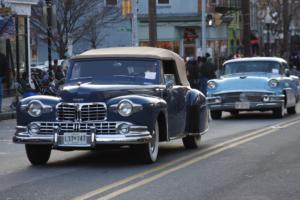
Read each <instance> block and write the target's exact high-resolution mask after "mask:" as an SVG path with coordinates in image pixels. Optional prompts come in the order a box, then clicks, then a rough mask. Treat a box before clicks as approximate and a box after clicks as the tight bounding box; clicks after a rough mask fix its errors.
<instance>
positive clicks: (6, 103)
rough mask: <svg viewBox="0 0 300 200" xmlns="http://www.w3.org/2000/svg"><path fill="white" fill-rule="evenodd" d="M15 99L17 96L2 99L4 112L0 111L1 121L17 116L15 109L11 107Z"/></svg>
mask: <svg viewBox="0 0 300 200" xmlns="http://www.w3.org/2000/svg"><path fill="white" fill-rule="evenodd" d="M14 100H15V97H4V98H3V99H2V113H0V121H2V120H8V119H14V118H16V112H15V110H12V109H11V108H10V105H11V103H12V102H13V101H14Z"/></svg>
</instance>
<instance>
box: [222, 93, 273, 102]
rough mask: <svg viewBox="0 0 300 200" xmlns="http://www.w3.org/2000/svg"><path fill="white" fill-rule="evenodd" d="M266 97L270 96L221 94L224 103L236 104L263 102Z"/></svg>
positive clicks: (261, 94) (259, 94) (262, 94)
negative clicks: (240, 102) (241, 102)
mask: <svg viewBox="0 0 300 200" xmlns="http://www.w3.org/2000/svg"><path fill="white" fill-rule="evenodd" d="M265 95H270V94H267V93H261V92H233V93H226V94H219V95H217V96H220V97H221V98H222V102H223V103H234V102H239V101H248V102H261V101H262V100H263V97H264V96H265Z"/></svg>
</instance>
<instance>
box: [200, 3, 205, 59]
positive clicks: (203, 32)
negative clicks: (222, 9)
mask: <svg viewBox="0 0 300 200" xmlns="http://www.w3.org/2000/svg"><path fill="white" fill-rule="evenodd" d="M201 30H202V56H205V54H206V0H202V1H201Z"/></svg>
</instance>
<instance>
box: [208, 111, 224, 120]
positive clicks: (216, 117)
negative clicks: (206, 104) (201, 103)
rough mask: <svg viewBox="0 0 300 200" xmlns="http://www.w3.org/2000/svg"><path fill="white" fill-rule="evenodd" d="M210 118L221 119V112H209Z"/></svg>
mask: <svg viewBox="0 0 300 200" xmlns="http://www.w3.org/2000/svg"><path fill="white" fill-rule="evenodd" d="M210 116H211V118H212V119H221V117H222V111H221V110H211V111H210Z"/></svg>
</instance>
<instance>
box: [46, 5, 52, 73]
mask: <svg viewBox="0 0 300 200" xmlns="http://www.w3.org/2000/svg"><path fill="white" fill-rule="evenodd" d="M46 4H47V37H48V38H47V39H48V62H49V67H48V69H49V78H52V76H53V74H52V54H51V50H52V42H51V38H52V0H46Z"/></svg>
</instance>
